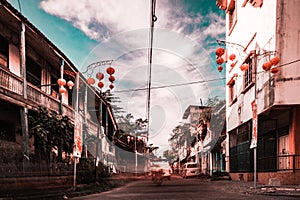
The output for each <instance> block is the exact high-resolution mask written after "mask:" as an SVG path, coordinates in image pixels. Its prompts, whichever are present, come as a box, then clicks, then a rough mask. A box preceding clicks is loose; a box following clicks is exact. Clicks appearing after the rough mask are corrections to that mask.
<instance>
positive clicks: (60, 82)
mask: <svg viewBox="0 0 300 200" xmlns="http://www.w3.org/2000/svg"><path fill="white" fill-rule="evenodd" d="M66 83H67V82H66V80H65V79H63V78H60V79H58V80H57V84H58V85H59V86H64V85H66Z"/></svg>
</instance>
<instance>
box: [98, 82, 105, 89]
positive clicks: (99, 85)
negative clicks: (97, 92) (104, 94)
mask: <svg viewBox="0 0 300 200" xmlns="http://www.w3.org/2000/svg"><path fill="white" fill-rule="evenodd" d="M98 87H99V88H100V89H101V88H103V87H104V83H102V82H101V81H99V82H98Z"/></svg>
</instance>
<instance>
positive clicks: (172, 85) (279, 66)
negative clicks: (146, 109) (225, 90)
mask: <svg viewBox="0 0 300 200" xmlns="http://www.w3.org/2000/svg"><path fill="white" fill-rule="evenodd" d="M296 62H300V59H297V60H293V61H291V62H287V63H284V64H281V65H278V66H277V67H278V68H281V67H283V66H287V65H290V64H293V63H296ZM261 73H265V71H261V72H254V73H253V74H261ZM234 77H243V75H239V76H234ZM234 77H227V78H226V77H220V78H214V79H208V80H199V81H192V82H187V83H175V84H169V85H162V86H155V87H152V86H151V85H150V86H151V88H150V89H151V90H153V89H163V88H170V87H179V86H185V85H193V84H202V83H209V82H214V81H222V80H226V79H228V80H230V79H231V78H234ZM148 89H149V86H148V87H143V88H137V89H127V90H116V91H115V93H122V92H135V91H144V90H148ZM148 91H149V90H148Z"/></svg>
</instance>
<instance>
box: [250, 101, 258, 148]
mask: <svg viewBox="0 0 300 200" xmlns="http://www.w3.org/2000/svg"><path fill="white" fill-rule="evenodd" d="M251 106H252V139H251V145H250V149H253V148H255V147H257V104H256V100H254V101H252V103H251Z"/></svg>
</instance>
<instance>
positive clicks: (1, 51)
mask: <svg viewBox="0 0 300 200" xmlns="http://www.w3.org/2000/svg"><path fill="white" fill-rule="evenodd" d="M0 66H4V67H8V41H7V40H6V39H5V38H4V37H3V36H2V35H0Z"/></svg>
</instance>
